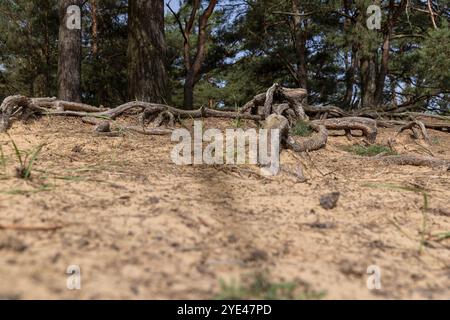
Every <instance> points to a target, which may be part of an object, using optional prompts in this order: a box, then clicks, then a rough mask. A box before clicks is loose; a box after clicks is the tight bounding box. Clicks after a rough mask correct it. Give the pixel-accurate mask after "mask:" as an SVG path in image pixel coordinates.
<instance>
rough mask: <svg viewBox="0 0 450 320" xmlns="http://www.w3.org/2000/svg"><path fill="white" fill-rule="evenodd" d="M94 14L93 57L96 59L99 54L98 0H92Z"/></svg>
mask: <svg viewBox="0 0 450 320" xmlns="http://www.w3.org/2000/svg"><path fill="white" fill-rule="evenodd" d="M91 14H92V56H93V57H96V56H97V53H98V6H97V0H91Z"/></svg>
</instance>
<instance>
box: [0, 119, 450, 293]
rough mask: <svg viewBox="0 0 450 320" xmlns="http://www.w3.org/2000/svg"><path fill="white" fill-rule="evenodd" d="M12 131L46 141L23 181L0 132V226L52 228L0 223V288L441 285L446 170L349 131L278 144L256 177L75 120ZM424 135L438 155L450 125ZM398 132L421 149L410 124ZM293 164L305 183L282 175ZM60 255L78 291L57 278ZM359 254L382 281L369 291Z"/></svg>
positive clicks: (406, 145)
mask: <svg viewBox="0 0 450 320" xmlns="http://www.w3.org/2000/svg"><path fill="white" fill-rule="evenodd" d="M207 126H209V127H215V126H219V127H222V128H225V127H230V126H231V122H227V121H219V120H209V121H208V123H207ZM10 134H11V137H12V138H13V139H14V141H15V142H16V144H17V145H18V147H19V148H20V149H21V150H32V149H33V148H35V147H36V146H38V145H39V144H41V143H45V146H44V147H43V150H42V152H41V154H40V155H39V157H38V159H37V161H36V163H35V166H34V168H33V171H32V180H31V181H29V182H28V181H23V180H22V179H18V178H16V177H14V170H15V167H16V166H17V159H16V157H15V155H14V152H13V148H12V144H11V142H10V140H9V138H8V136H7V135H4V134H2V135H1V136H0V144H1V145H2V149H3V150H4V153H5V157H6V160H7V163H6V172H4V171H3V170H4V169H3V168H2V167H0V174H1V175H0V224H1V225H14V226H31V227H36V226H55V225H60V226H62V228H61V229H58V230H53V231H42V230H34V231H33V230H29V231H20V230H11V229H10V228H7V229H4V230H0V299H35V298H37V299H198V298H200V299H211V298H215V297H217V296H218V295H220V294H223V289H221V282H222V283H226V284H231V283H235V284H236V286H245V285H246V281H250V280H247V279H250V278H251V277H252V275H254V274H259V273H264V274H265V276H266V277H267V278H268V279H269V281H272V282H273V283H289V284H291V285H293V286H295V288H296V289H295V297H307V296H311V294H312V296H314V294H318V296H322V298H324V299H406V298H413V299H449V298H450V268H449V266H450V239H449V238H447V239H444V240H441V241H438V240H439V239H438V238H437V236H436V235H438V234H440V233H444V232H449V231H450V172H448V171H446V170H444V169H431V168H422V167H420V168H419V167H412V166H396V165H385V164H379V163H376V162H374V161H369V160H367V159H365V158H363V157H359V156H356V155H353V154H350V153H348V152H346V151H343V150H342V147H343V146H346V145H351V144H354V143H358V142H361V139H360V138H354V140H353V141H348V140H347V139H346V138H345V137H342V136H339V137H331V138H330V141H329V144H328V146H327V148H326V149H324V150H320V151H317V152H313V153H311V154H310V157H308V156H306V155H303V156H295V155H293V154H292V153H290V152H289V151H283V154H282V172H281V174H280V175H279V176H277V177H273V178H262V177H261V176H259V175H258V174H257V173H258V172H259V169H258V168H255V167H251V166H248V167H229V166H224V167H212V166H176V165H174V164H173V163H172V161H171V159H170V151H171V149H172V147H173V146H174V144H173V143H171V142H170V137H147V136H141V135H138V134H126V135H125V136H124V137H119V138H106V137H94V136H93V135H92V127H91V126H89V125H86V124H82V123H81V121H80V120H78V119H56V118H43V119H40V120H39V121H38V122H34V123H30V124H27V125H23V124H19V123H16V124H14V126H13V128H12V129H11V130H10ZM392 134H393V131H392V130H390V129H383V130H382V132H381V134H380V136H379V139H378V141H379V143H385V142H386V140H387V138H388V137H389V136H391V135H392ZM430 135H431V137H432V140H433V145H432V146H431V147H430V149H431V151H432V152H433V153H434V154H435V155H436V156H437V157H440V158H447V159H449V158H450V135H449V134H448V133H442V132H438V131H430ZM399 141H400V144H399V145H400V146H401V151H403V152H404V151H405V150H407V151H410V152H417V153H421V154H424V153H426V151H425V149H423V148H421V147H419V146H418V145H417V144H416V143H415V142H414V141H413V140H412V138H411V137H409V133H408V132H405V133H403V134H402V136H401V139H399ZM299 161H300V162H301V163H302V166H303V168H304V170H305V174H306V176H307V178H308V181H307V182H306V183H299V182H298V181H297V179H296V178H295V176H294V175H292V174H291V173H290V172H292V171H295V169H296V168H297V166H298V164H299ZM252 172H254V173H252ZM5 173H6V174H5ZM404 187H409V188H415V190H418V191H414V190H413V191H408V190H406V189H404ZM420 190H424V191H420ZM334 191H338V192H340V194H341V196H340V199H339V202H338V205H337V207H336V208H335V209H332V210H325V209H323V208H322V207H321V206H320V204H319V198H320V196H321V195H323V194H326V193H328V192H334ZM424 194H426V199H427V204H426V205H425V204H424ZM421 243H422V245H421ZM70 265H78V266H80V268H81V286H82V287H81V290H68V289H67V287H66V283H67V279H68V275H67V274H66V270H67V268H68V266H70ZM371 265H376V266H378V267H379V268H380V270H381V285H382V288H381V290H369V289H368V288H367V284H366V283H367V279H368V277H369V275H368V274H367V268H368V267H369V266H371ZM308 294H310V295H308Z"/></svg>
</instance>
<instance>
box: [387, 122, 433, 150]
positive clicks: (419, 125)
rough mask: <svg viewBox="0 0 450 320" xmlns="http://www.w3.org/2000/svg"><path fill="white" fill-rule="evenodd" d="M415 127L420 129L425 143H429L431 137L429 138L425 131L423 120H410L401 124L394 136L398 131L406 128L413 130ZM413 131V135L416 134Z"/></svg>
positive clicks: (400, 131)
mask: <svg viewBox="0 0 450 320" xmlns="http://www.w3.org/2000/svg"><path fill="white" fill-rule="evenodd" d="M415 127H417V128H419V129H420V131H421V133H422V136H423V139H424V140H425V142H426V143H427V144H431V139H430V136H429V135H428V131H427V129H426V127H425V125H424V124H423V122H421V121H419V120H414V121H411V122H410V123H408V124H406V125H404V126H402V127H401V128H400V129H398V131H397V134H396V135H395V136H396V137H397V136H398V135H399V134H400V133H402V132H403V131H405V130H407V129H411V130H413V129H414V128H415ZM413 132H414V135H415V136H416V135H417V133H416V132H415V131H413ZM417 138H418V137H417Z"/></svg>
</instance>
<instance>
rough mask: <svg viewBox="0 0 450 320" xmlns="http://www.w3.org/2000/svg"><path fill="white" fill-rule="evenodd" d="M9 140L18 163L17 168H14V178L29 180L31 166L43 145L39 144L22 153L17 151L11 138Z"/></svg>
mask: <svg viewBox="0 0 450 320" xmlns="http://www.w3.org/2000/svg"><path fill="white" fill-rule="evenodd" d="M8 136H9V135H8ZM9 139H10V140H11V143H12V145H13V149H14V152H15V155H16V158H17V161H18V162H19V166H18V167H16V176H17V178H20V179H25V180H29V179H30V178H31V171H32V169H33V164H34V162H35V161H36V159H37V157H38V155H39V153H40V152H41V151H42V148H43V147H44V144H40V145H39V146H37V147H36V148H35V149H34V150H31V151H30V152H23V151H20V150H19V148H18V147H17V144H16V143H15V141H14V140H13V139H12V138H11V136H9ZM22 153H25V157H22Z"/></svg>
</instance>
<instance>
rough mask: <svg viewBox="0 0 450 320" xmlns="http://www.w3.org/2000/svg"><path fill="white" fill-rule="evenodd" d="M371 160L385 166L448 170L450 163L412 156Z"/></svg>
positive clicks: (374, 158) (432, 158) (382, 157)
mask: <svg viewBox="0 0 450 320" xmlns="http://www.w3.org/2000/svg"><path fill="white" fill-rule="evenodd" d="M371 159H372V160H376V161H382V162H384V163H386V164H396V165H409V166H425V167H432V168H435V167H446V168H447V170H450V161H449V160H443V159H437V158H434V157H426V156H414V155H393V156H381V157H373V158H371Z"/></svg>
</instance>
